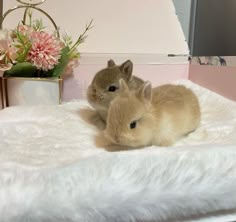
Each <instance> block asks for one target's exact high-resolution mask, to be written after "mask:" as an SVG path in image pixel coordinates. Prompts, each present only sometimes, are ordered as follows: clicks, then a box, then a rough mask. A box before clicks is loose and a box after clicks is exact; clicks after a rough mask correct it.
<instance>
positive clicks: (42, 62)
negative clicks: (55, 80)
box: [27, 31, 62, 71]
mask: <svg viewBox="0 0 236 222" xmlns="http://www.w3.org/2000/svg"><path fill="white" fill-rule="evenodd" d="M29 38H30V40H31V42H32V47H31V49H30V50H29V53H28V58H27V60H28V61H29V62H31V63H32V64H33V65H35V66H36V67H37V68H38V69H42V70H44V71H48V70H51V69H53V67H54V66H55V65H56V64H58V60H59V59H60V57H61V54H60V53H61V50H62V46H61V42H60V40H59V39H57V38H56V37H54V36H53V35H51V34H48V33H46V32H36V31H34V32H32V33H31V34H30V37H29Z"/></svg>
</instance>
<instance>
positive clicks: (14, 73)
mask: <svg viewBox="0 0 236 222" xmlns="http://www.w3.org/2000/svg"><path fill="white" fill-rule="evenodd" d="M36 71H37V68H36V67H35V66H33V65H32V64H31V63H29V62H22V63H17V64H16V65H14V66H12V68H11V69H10V70H7V71H5V72H4V77H35V73H36Z"/></svg>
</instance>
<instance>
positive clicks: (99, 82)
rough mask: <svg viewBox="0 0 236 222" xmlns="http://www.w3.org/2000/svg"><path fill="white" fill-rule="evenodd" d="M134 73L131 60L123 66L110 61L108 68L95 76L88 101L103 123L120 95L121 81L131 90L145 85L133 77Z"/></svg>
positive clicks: (88, 92) (88, 93)
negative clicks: (113, 101) (109, 109)
mask: <svg viewBox="0 0 236 222" xmlns="http://www.w3.org/2000/svg"><path fill="white" fill-rule="evenodd" d="M132 71H133V63H132V62H131V61H130V60H127V61H126V62H124V63H123V64H121V65H116V64H115V62H114V61H113V60H109V61H108V64H107V68H105V69H102V70H101V71H99V72H98V73H96V75H95V76H94V78H93V80H92V83H91V85H90V86H89V87H88V90H87V99H88V102H89V103H90V105H91V106H92V107H93V108H94V109H95V110H96V111H97V112H98V114H99V115H100V117H101V119H102V120H103V121H105V122H106V118H107V111H108V107H109V105H110V102H111V101H112V100H113V99H114V98H115V97H116V96H117V95H118V94H119V91H120V90H119V80H120V79H123V80H124V81H125V82H126V84H127V85H128V87H129V88H130V89H131V90H132V89H137V88H138V87H140V86H141V85H142V84H143V80H141V79H140V78H138V77H136V76H132Z"/></svg>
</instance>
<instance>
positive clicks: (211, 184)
mask: <svg viewBox="0 0 236 222" xmlns="http://www.w3.org/2000/svg"><path fill="white" fill-rule="evenodd" d="M180 83H182V84H185V85H187V86H188V87H190V88H192V89H193V90H194V91H195V92H196V93H197V95H198V97H199V100H200V104H201V109H202V122H201V126H200V127H199V129H198V130H197V131H196V132H194V133H192V134H190V135H189V136H188V137H186V138H184V139H182V140H180V141H179V142H178V143H177V144H176V145H175V146H174V147H170V148H158V147H148V148H145V149H141V150H135V151H123V152H114V153H109V152H106V151H105V150H103V149H101V148H97V147H96V146H95V145H94V136H95V135H96V132H97V130H96V128H95V127H94V126H92V125H89V124H88V123H86V122H84V121H83V120H82V119H81V118H80V116H79V109H81V108H84V107H86V106H87V105H88V104H87V102H86V101H74V102H70V103H66V104H63V105H60V106H38V107H11V108H7V109H4V110H2V111H0V221H3V222H5V221H7V222H8V221H9V222H13V221H14V222H15V221H16V222H18V221H24V222H27V221H36V222H37V221H47V222H51V221H73V222H75V221H82V222H93V221H94V222H95V221H96V222H100V221H101V222H110V221H114V222H115V221H117V222H118V221H119V222H122V221H145V222H146V221H184V220H185V219H186V220H187V219H190V218H195V219H196V218H199V217H203V216H204V215H205V214H214V215H218V214H222V213H225V212H227V213H234V212H236V161H235V160H236V104H235V103H234V102H232V101H229V100H227V99H225V98H223V97H221V96H218V95H216V94H214V93H212V92H210V91H208V90H206V89H203V88H201V87H199V86H197V85H195V84H193V83H191V82H189V81H181V82H180Z"/></svg>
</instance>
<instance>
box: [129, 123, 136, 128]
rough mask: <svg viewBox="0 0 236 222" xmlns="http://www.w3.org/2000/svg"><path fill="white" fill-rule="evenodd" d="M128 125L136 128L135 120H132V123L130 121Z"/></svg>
mask: <svg viewBox="0 0 236 222" xmlns="http://www.w3.org/2000/svg"><path fill="white" fill-rule="evenodd" d="M129 127H130V129H134V128H136V121H133V122H132V123H130V125H129Z"/></svg>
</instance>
